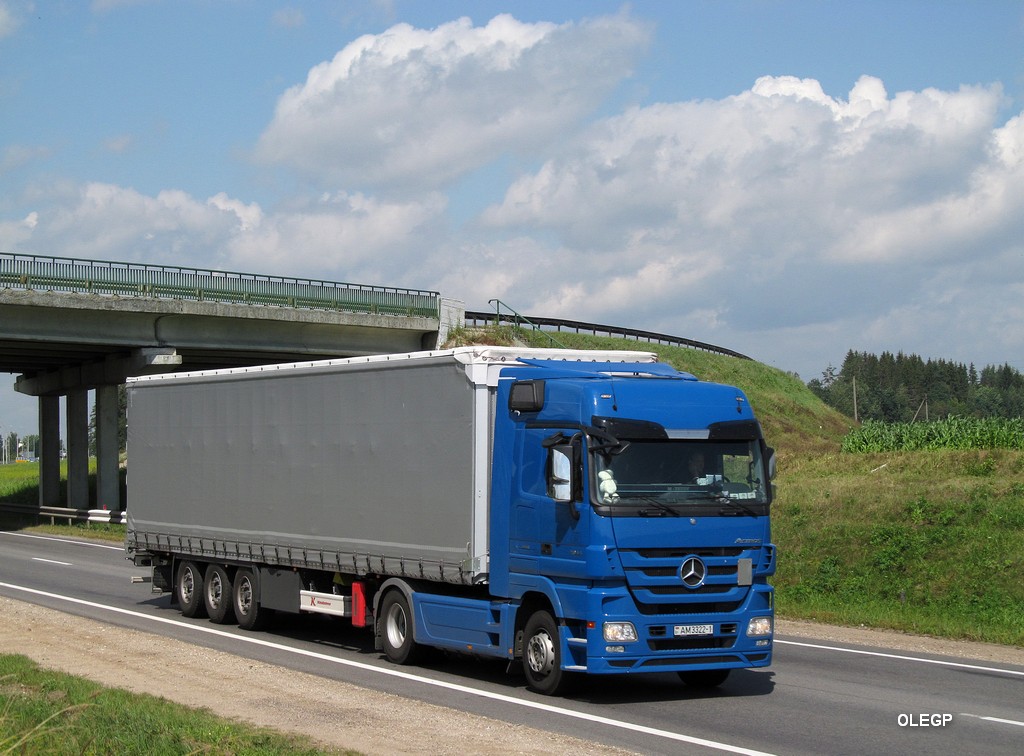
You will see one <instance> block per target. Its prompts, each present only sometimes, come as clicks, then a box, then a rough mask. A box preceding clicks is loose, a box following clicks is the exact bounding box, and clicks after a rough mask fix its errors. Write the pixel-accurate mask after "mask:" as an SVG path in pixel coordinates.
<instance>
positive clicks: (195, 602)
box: [174, 561, 206, 617]
mask: <svg viewBox="0 0 1024 756" xmlns="http://www.w3.org/2000/svg"><path fill="white" fill-rule="evenodd" d="M204 585H205V581H204V580H203V570H202V568H201V567H200V566H199V565H198V564H196V563H195V562H187V561H186V562H179V563H178V570H177V573H176V574H175V576H174V597H175V598H176V599H177V601H178V606H179V607H180V608H181V613H182V614H183V615H184V616H186V617H202V616H204V615H205V614H206V604H204V603H203V587H204Z"/></svg>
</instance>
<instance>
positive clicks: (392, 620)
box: [385, 604, 408, 648]
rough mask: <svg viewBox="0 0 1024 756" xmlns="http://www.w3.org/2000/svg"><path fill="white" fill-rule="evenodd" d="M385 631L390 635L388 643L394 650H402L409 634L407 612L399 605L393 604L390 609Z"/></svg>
mask: <svg viewBox="0 0 1024 756" xmlns="http://www.w3.org/2000/svg"><path fill="white" fill-rule="evenodd" d="M385 630H386V631H387V634H388V643H390V644H391V647H392V648H401V647H402V644H403V643H405V636H406V633H407V632H408V626H407V621H406V617H405V610H404V609H402V607H401V606H399V605H398V604H392V605H391V608H390V609H388V616H387V621H386V622H385Z"/></svg>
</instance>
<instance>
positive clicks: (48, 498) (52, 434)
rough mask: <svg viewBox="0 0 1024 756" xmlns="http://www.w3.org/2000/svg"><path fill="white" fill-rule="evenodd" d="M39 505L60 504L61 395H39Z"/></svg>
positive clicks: (54, 505) (50, 505)
mask: <svg viewBox="0 0 1024 756" xmlns="http://www.w3.org/2000/svg"><path fill="white" fill-rule="evenodd" d="M39 506H41V507H56V506H60V397H59V396H41V397H39Z"/></svg>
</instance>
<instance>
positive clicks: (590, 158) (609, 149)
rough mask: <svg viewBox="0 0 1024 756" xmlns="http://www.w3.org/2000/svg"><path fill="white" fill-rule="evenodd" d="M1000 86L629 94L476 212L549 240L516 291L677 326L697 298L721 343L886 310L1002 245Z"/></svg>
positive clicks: (1007, 221) (1023, 206)
mask: <svg viewBox="0 0 1024 756" xmlns="http://www.w3.org/2000/svg"><path fill="white" fill-rule="evenodd" d="M1001 97H1002V95H1001V91H1000V89H999V88H998V87H996V86H994V87H989V88H984V87H963V88H961V89H960V90H958V91H956V92H939V91H936V90H926V91H924V92H901V93H897V94H896V95H894V96H892V97H890V96H889V95H888V94H887V93H886V90H885V87H884V85H883V84H882V82H881V81H879V80H878V79H875V78H872V77H864V78H862V79H861V80H860V81H858V82H857V84H856V86H855V87H854V88H853V90H852V91H851V93H850V95H849V99H847V100H839V99H835V98H832V97H829V96H827V95H825V93H824V92H823V91H822V88H821V86H820V84H818V82H816V81H813V80H798V79H795V78H792V77H777V78H775V77H765V78H762V79H759V80H758V81H757V82H756V83H755V85H754V86H753V87H752V89H751V90H749V91H747V92H744V93H741V94H739V95H737V96H735V97H730V98H726V99H723V100H719V101H701V102H681V103H662V104H656V105H652V106H649V107H645V108H633V109H631V110H628V111H627V112H625V113H623V114H622V115H619V116H617V117H613V118H609V119H607V120H605V121H603V122H601V123H598V124H596V125H595V126H594V127H593V128H592V129H591V130H590V131H589V132H588V133H586V134H585V135H584V136H582V137H581V138H580V139H579V140H578V141H577V142H576V144H575V145H574V146H573V147H571V148H570V149H568V150H567V151H566V152H564V153H562V154H560V155H557V156H555V157H552V158H551V159H549V160H548V161H547V162H546V163H545V164H544V165H543V166H542V167H541V168H540V169H539V170H538V171H536V172H535V173H533V174H531V175H525V176H522V177H520V178H519V179H518V180H517V181H516V182H515V183H513V184H512V186H510V188H509V189H508V191H507V193H506V195H505V197H504V200H503V201H502V202H500V203H498V204H496V205H494V206H492V207H490V208H488V209H487V210H486V211H485V213H484V214H483V217H482V221H483V223H484V224H485V226H487V227H488V228H490V229H492V230H494V231H507V232H511V233H516V234H524V233H529V232H530V230H531V229H533V233H537V230H538V229H539V230H541V231H542V232H543V233H544V234H546V235H548V236H549V237H551V238H552V239H553V240H554V241H553V242H552V243H551V244H550V248H551V251H552V254H557V255H558V256H560V257H561V259H562V260H563V262H564V265H562V266H560V267H559V268H557V269H554V270H551V271H549V276H548V278H547V280H548V281H550V282H551V283H547V284H545V283H541V285H540V286H529V287H526V286H523V287H519V288H518V289H516V290H514V293H510V296H516V295H518V297H519V302H520V304H521V306H522V307H524V308H526V309H527V310H528V311H537V312H540V311H541V310H543V311H544V314H547V315H562V316H565V317H572V318H577V319H604V320H608V319H609V318H610V319H612V320H615V321H616V322H625V323H646V324H648V327H652V328H654V329H655V330H664V331H667V332H677V331H678V330H679V329H678V326H677V325H676V324H678V323H679V322H681V321H685V320H686V319H688V318H690V317H691V316H692V315H693V314H694V313H695V312H697V311H698V310H701V311H703V312H705V313H707V312H713V313H714V317H713V320H712V321H708V322H714V324H715V328H716V333H717V334H720V336H719V338H721V339H723V340H725V343H728V340H730V339H737V338H742V337H741V336H740V335H739V334H741V333H748V334H749V333H751V332H760V331H762V330H763V329H767V328H776V329H790V330H793V329H801V328H808V327H815V326H821V325H824V324H828V323H832V322H835V321H843V320H844V319H846V318H868V319H874V318H882V319H886V318H889V313H897V312H900V311H901V310H900V308H903V307H905V306H907V304H908V303H910V304H912V305H916V306H919V307H922V308H927V306H928V302H929V301H931V297H932V294H933V292H932V290H930V289H929V288H928V286H927V281H928V280H930V279H931V278H932V276H933V275H934V272H935V267H936V266H950V265H955V264H958V263H960V262H962V260H963V258H964V257H965V256H966V255H970V256H971V258H972V259H973V260H978V259H986V258H991V257H993V256H997V255H1000V254H1002V253H1005V251H1006V250H1007V249H1010V248H1014V249H1019V248H1020V242H1018V241H1017V240H1019V239H1021V238H1024V168H1022V161H1021V155H1022V151H1021V145H1022V144H1024V140H1022V137H1021V135H1022V133H1024V127H1022V126H1021V119H1020V118H1017V119H1013V120H1011V121H1010V122H1009V123H1007V124H1006V125H1005V126H1004V127H1002V128H998V127H995V118H996V114H997V110H998V107H999V106H1000V104H1001ZM1011 257H1012V255H1011ZM1021 268H1024V265H1022V264H1021V263H1018V264H1017V265H1015V266H1013V268H1012V270H1014V271H1015V273H1014V275H1015V274H1016V271H1017V270H1018V269H1021ZM1020 273H1021V274H1024V270H1020ZM1018 280H1020V279H1018ZM568 281H573V283H571V284H570V283H567V282H568ZM972 294H973V295H974V296H979V297H984V296H985V295H984V293H983V292H981V291H978V290H972ZM1007 298H1008V296H1007ZM534 308H536V310H535V309H534ZM892 317H897V315H893V316H892ZM693 337H694V338H704V339H705V340H713V338H714V337H715V333H708V334H705V335H704V336H702V335H700V334H693ZM746 338H749V336H747V337H746ZM737 348H738V347H737ZM748 348H749V347H748ZM840 356H841V355H840Z"/></svg>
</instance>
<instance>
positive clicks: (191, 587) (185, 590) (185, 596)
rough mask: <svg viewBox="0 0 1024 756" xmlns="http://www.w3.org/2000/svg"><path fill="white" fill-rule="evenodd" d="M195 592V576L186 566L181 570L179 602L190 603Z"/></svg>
mask: <svg viewBox="0 0 1024 756" xmlns="http://www.w3.org/2000/svg"><path fill="white" fill-rule="evenodd" d="M195 592H196V576H195V575H193V574H192V570H191V569H189V568H188V567H186V568H185V569H184V570H182V572H181V602H182V603H183V604H191V603H192V598H193V597H194V596H195Z"/></svg>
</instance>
